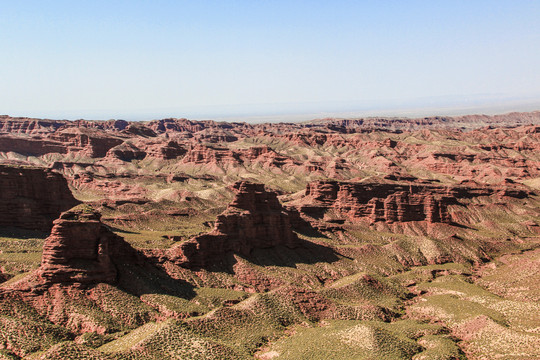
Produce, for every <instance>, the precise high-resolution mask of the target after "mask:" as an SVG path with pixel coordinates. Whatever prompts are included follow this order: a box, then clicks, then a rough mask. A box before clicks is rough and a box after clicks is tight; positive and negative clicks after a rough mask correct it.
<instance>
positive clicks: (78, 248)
mask: <svg viewBox="0 0 540 360" xmlns="http://www.w3.org/2000/svg"><path fill="white" fill-rule="evenodd" d="M100 218H101V215H100V214H99V213H97V212H95V211H93V210H92V209H90V208H88V207H86V206H85V205H81V206H79V207H76V208H73V209H71V210H69V211H66V212H64V213H62V214H61V216H60V218H59V219H57V220H55V221H54V227H53V229H52V231H51V235H50V236H49V237H48V238H47V239H46V240H45V244H44V245H43V256H42V260H41V266H40V267H39V269H38V272H37V274H38V277H39V278H40V279H42V280H43V281H44V283H46V284H51V283H100V282H107V283H111V282H114V281H115V280H116V277H117V269H116V265H115V264H116V263H119V262H130V263H136V262H138V261H139V259H138V255H137V252H136V251H135V250H134V249H133V248H132V247H131V246H130V245H129V244H128V243H127V242H125V241H124V239H123V238H121V237H120V236H118V235H116V234H114V233H113V232H112V231H110V230H109V229H108V228H107V227H106V226H105V225H103V224H102V223H101V221H100Z"/></svg>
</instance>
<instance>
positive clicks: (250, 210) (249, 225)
mask: <svg viewBox="0 0 540 360" xmlns="http://www.w3.org/2000/svg"><path fill="white" fill-rule="evenodd" d="M232 189H233V190H234V191H236V196H235V198H234V200H233V201H232V202H231V203H230V204H229V206H228V207H227V209H226V210H225V211H224V212H223V213H222V214H221V215H219V216H218V218H217V220H216V222H215V225H214V229H213V230H212V231H211V232H209V233H206V234H203V235H199V236H196V237H194V238H192V239H190V240H188V241H186V242H183V243H181V244H179V245H177V246H176V247H174V248H172V249H171V250H170V251H169V254H168V257H169V260H171V261H173V262H175V263H176V264H178V265H180V266H183V267H188V268H196V267H205V266H208V265H212V264H215V263H219V262H220V261H222V260H223V259H224V256H225V254H226V253H228V252H234V253H237V254H240V255H243V256H249V254H250V253H251V251H252V250H253V249H257V248H270V247H274V246H278V245H282V246H287V247H290V248H294V247H296V246H297V245H298V243H299V239H298V237H297V235H296V234H295V233H294V232H293V231H292V227H291V219H290V217H289V213H288V212H287V211H286V210H285V209H284V208H283V207H282V206H281V204H280V202H279V200H278V199H277V196H276V193H274V192H270V191H266V189H265V188H264V185H262V184H252V183H248V182H244V181H242V182H237V183H235V184H234V185H233V186H232Z"/></svg>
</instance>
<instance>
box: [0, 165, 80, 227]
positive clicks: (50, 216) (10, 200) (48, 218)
mask: <svg viewBox="0 0 540 360" xmlns="http://www.w3.org/2000/svg"><path fill="white" fill-rule="evenodd" d="M0 189H1V191H0V226H13V227H20V228H23V229H32V230H40V231H49V230H50V229H51V226H52V223H53V220H54V219H56V218H57V217H58V216H59V215H60V213H61V212H62V211H65V210H67V209H69V208H71V207H73V206H75V205H76V204H78V203H79V202H78V201H77V200H76V199H75V198H74V197H73V195H72V194H71V191H70V190H69V188H68V184H67V181H66V179H65V178H64V177H63V176H62V175H60V174H56V173H54V172H52V171H50V170H46V169H38V168H29V167H15V166H5V165H0Z"/></svg>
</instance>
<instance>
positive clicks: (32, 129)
mask: <svg viewBox="0 0 540 360" xmlns="http://www.w3.org/2000/svg"><path fill="white" fill-rule="evenodd" d="M66 123H68V121H66V120H46V119H30V118H21V117H16V118H12V117H10V116H8V115H0V133H19V134H46V133H51V132H54V131H56V130H57V129H59V128H60V127H62V126H64V125H65V124H66Z"/></svg>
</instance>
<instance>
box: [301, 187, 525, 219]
mask: <svg viewBox="0 0 540 360" xmlns="http://www.w3.org/2000/svg"><path fill="white" fill-rule="evenodd" d="M492 195H496V196H498V197H503V196H508V197H513V198H525V197H527V196H528V195H529V191H528V190H525V189H524V188H523V187H519V186H518V185H517V184H512V183H510V184H501V185H499V186H480V185H478V184H476V183H472V184H470V183H464V184H460V185H455V186H450V185H448V186H444V185H439V184H431V183H425V184H422V183H419V182H409V183H390V182H389V183H352V182H337V181H323V180H321V181H315V182H311V183H309V184H308V185H307V187H306V191H305V196H304V198H303V199H302V200H301V201H300V204H295V206H296V208H297V209H298V210H299V211H300V212H301V213H304V214H307V215H309V216H312V217H316V218H317V217H322V216H323V214H324V213H325V212H326V211H327V210H329V209H332V210H335V211H337V213H339V214H341V215H342V216H344V217H345V218H346V219H348V220H350V221H352V222H355V221H359V220H362V219H367V220H369V221H370V222H377V221H384V222H387V223H393V222H406V221H427V222H428V223H438V222H440V223H449V222H451V220H452V219H451V217H450V216H449V214H448V206H449V205H452V204H458V203H459V201H460V200H461V199H471V198H475V197H479V196H492Z"/></svg>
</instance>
